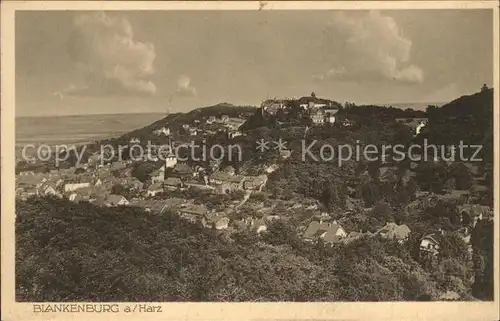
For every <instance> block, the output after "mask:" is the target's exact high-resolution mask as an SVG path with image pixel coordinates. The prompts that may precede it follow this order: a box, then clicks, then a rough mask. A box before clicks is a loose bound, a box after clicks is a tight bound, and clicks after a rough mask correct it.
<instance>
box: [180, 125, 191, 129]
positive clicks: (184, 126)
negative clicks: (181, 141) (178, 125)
mask: <svg viewBox="0 0 500 321" xmlns="http://www.w3.org/2000/svg"><path fill="white" fill-rule="evenodd" d="M190 127H191V126H189V124H182V129H184V130H189V128H190Z"/></svg>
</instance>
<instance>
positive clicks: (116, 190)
mask: <svg viewBox="0 0 500 321" xmlns="http://www.w3.org/2000/svg"><path fill="white" fill-rule="evenodd" d="M127 192H128V191H127V189H126V188H125V187H124V186H123V185H122V184H115V185H113V187H111V194H116V195H123V196H125V195H124V194H126V193H127Z"/></svg>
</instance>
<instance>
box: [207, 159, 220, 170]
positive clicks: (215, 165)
mask: <svg viewBox="0 0 500 321" xmlns="http://www.w3.org/2000/svg"><path fill="white" fill-rule="evenodd" d="M221 163H222V160H220V159H211V160H210V161H209V168H210V170H211V171H212V172H217V171H218V170H219V168H220V165H221Z"/></svg>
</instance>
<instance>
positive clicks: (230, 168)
mask: <svg viewBox="0 0 500 321" xmlns="http://www.w3.org/2000/svg"><path fill="white" fill-rule="evenodd" d="M221 171H222V172H224V173H226V174H228V175H231V176H233V175H235V174H236V169H234V167H233V166H231V165H228V166H225V167H224V168H223V169H222V170H221Z"/></svg>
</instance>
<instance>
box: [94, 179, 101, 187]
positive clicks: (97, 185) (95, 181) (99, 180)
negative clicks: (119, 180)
mask: <svg viewBox="0 0 500 321" xmlns="http://www.w3.org/2000/svg"><path fill="white" fill-rule="evenodd" d="M101 185H102V179H101V178H99V177H97V178H96V179H95V180H94V186H95V187H99V186H101Z"/></svg>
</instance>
